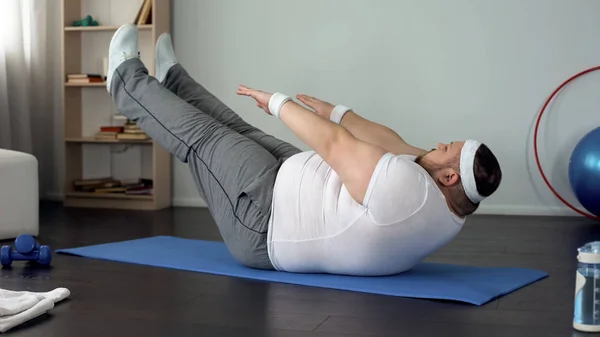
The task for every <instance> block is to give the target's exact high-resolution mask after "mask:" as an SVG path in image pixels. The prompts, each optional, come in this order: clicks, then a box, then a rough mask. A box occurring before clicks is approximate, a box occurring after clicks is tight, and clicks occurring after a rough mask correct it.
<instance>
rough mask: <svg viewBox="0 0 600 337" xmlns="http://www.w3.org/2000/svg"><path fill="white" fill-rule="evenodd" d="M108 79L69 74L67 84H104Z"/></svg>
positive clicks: (93, 75)
mask: <svg viewBox="0 0 600 337" xmlns="http://www.w3.org/2000/svg"><path fill="white" fill-rule="evenodd" d="M105 80H106V79H105V78H104V76H102V75H98V74H67V83H73V84H84V83H103V82H104V81H105Z"/></svg>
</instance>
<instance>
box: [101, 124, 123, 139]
mask: <svg viewBox="0 0 600 337" xmlns="http://www.w3.org/2000/svg"><path fill="white" fill-rule="evenodd" d="M121 132H123V127H121V126H101V127H100V131H98V132H96V134H95V135H94V138H95V139H98V140H115V139H117V135H118V134H119V133H121Z"/></svg>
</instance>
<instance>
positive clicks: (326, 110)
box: [296, 95, 427, 156]
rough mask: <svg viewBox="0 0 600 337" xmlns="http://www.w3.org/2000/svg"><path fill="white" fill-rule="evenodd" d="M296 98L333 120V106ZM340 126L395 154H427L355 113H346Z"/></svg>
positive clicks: (314, 99)
mask: <svg viewBox="0 0 600 337" xmlns="http://www.w3.org/2000/svg"><path fill="white" fill-rule="evenodd" d="M296 97H297V98H298V99H299V100H300V101H301V102H302V103H304V104H306V105H307V106H309V107H310V108H312V109H313V110H315V112H316V113H317V114H319V115H320V116H322V117H324V118H326V119H330V118H331V112H332V111H333V109H334V106H333V104H331V103H328V102H325V101H322V100H319V99H317V98H314V97H311V96H307V95H297V96H296ZM340 124H341V125H342V126H343V127H344V128H345V129H347V130H348V131H349V132H350V133H352V135H353V136H354V137H356V138H358V139H360V140H362V141H365V142H368V143H371V144H374V145H377V146H379V147H381V148H383V149H385V150H386V151H388V152H391V153H393V154H410V155H414V156H419V155H421V154H424V153H426V152H427V151H425V150H423V149H420V148H418V147H415V146H412V145H410V144H408V143H406V141H404V139H402V137H400V136H399V135H398V134H397V133H396V132H395V131H394V130H392V129H390V128H388V127H386V126H383V125H381V124H378V123H375V122H372V121H370V120H368V119H366V118H363V117H361V116H360V115H358V114H357V113H355V112H354V111H348V112H346V113H345V114H344V117H343V118H342V120H341V122H340Z"/></svg>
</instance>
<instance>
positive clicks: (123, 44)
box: [106, 24, 140, 92]
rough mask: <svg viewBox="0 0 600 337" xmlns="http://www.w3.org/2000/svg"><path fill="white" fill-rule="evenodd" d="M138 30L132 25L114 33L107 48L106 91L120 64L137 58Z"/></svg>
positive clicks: (127, 25)
mask: <svg viewBox="0 0 600 337" xmlns="http://www.w3.org/2000/svg"><path fill="white" fill-rule="evenodd" d="M139 55H140V54H139V49H138V30H137V26H136V25H134V24H126V25H123V26H121V27H119V29H117V31H116V32H115V34H114V35H113V37H112V40H110V46H109V47H108V73H107V74H106V89H107V90H108V92H110V83H111V81H112V77H113V74H114V73H115V70H116V69H117V68H118V67H119V66H120V65H121V63H123V62H125V61H126V60H129V59H131V58H135V57H139Z"/></svg>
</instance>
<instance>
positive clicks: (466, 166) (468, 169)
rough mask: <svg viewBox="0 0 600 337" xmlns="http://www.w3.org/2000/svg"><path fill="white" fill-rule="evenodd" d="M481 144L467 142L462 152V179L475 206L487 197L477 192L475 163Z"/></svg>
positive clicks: (471, 141)
mask: <svg viewBox="0 0 600 337" xmlns="http://www.w3.org/2000/svg"><path fill="white" fill-rule="evenodd" d="M479 146H481V143H480V142H478V141H476V140H467V141H466V142H465V145H464V146H463V148H462V151H461V152H460V178H461V180H462V185H463V188H464V190H465V194H466V195H467V198H469V200H471V201H472V202H473V203H474V204H478V203H479V202H481V201H482V200H483V199H485V198H486V197H484V196H482V195H480V194H479V192H478V191H477V182H476V181H475V171H474V170H473V163H474V162H475V153H476V152H477V149H479Z"/></svg>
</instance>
